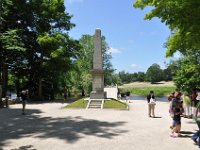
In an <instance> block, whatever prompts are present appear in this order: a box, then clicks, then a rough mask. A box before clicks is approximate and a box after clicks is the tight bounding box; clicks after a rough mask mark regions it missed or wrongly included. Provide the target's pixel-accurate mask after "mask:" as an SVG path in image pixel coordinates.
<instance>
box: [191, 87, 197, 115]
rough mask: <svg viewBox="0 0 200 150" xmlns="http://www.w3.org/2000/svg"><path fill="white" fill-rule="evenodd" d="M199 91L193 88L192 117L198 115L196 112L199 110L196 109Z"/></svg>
mask: <svg viewBox="0 0 200 150" xmlns="http://www.w3.org/2000/svg"><path fill="white" fill-rule="evenodd" d="M196 98H197V91H196V89H193V90H192V95H191V102H192V117H196V112H197V109H196V105H197V102H198V101H197V100H196Z"/></svg>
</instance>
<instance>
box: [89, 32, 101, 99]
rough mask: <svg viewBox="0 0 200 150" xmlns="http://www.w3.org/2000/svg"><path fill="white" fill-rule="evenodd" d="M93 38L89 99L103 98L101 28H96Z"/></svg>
mask: <svg viewBox="0 0 200 150" xmlns="http://www.w3.org/2000/svg"><path fill="white" fill-rule="evenodd" d="M93 38H94V54H93V70H92V79H93V81H92V92H91V93H90V99H104V71H103V57H102V46H101V30H100V29H96V30H95V35H94V36H93Z"/></svg>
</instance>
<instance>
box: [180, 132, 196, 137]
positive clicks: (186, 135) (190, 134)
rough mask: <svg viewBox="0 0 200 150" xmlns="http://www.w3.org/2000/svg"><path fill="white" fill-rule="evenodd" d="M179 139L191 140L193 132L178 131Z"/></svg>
mask: <svg viewBox="0 0 200 150" xmlns="http://www.w3.org/2000/svg"><path fill="white" fill-rule="evenodd" d="M180 134H181V135H180V137H181V138H191V137H192V135H193V134H194V132H191V131H180Z"/></svg>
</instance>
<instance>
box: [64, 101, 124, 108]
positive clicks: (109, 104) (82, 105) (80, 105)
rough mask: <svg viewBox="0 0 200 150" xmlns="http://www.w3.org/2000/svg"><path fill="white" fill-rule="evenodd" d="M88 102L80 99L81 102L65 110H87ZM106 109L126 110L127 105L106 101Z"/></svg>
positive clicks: (72, 104)
mask: <svg viewBox="0 0 200 150" xmlns="http://www.w3.org/2000/svg"><path fill="white" fill-rule="evenodd" d="M87 102H88V101H85V100H84V99H79V100H77V101H75V102H73V103H71V104H69V105H67V106H65V107H64V108H86V106H87ZM104 108H111V109H126V108H127V105H126V104H125V103H123V102H120V101H118V100H114V99H112V100H105V103H104Z"/></svg>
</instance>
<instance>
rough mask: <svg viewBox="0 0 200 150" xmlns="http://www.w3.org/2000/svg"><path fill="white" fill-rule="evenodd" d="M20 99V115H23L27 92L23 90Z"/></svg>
mask: <svg viewBox="0 0 200 150" xmlns="http://www.w3.org/2000/svg"><path fill="white" fill-rule="evenodd" d="M21 99H22V115H25V107H26V101H27V99H28V90H23V91H22V92H21Z"/></svg>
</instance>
